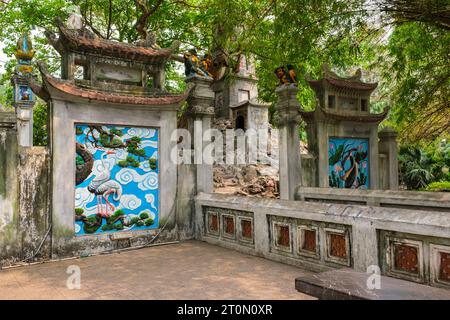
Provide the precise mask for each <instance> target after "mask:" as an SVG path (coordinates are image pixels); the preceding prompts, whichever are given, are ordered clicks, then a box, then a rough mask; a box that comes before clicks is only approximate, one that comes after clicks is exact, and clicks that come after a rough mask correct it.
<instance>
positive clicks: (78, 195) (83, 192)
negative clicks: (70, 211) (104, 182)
mask: <svg viewBox="0 0 450 320" xmlns="http://www.w3.org/2000/svg"><path fill="white" fill-rule="evenodd" d="M93 199H94V194H93V193H90V192H89V191H88V189H87V188H77V189H76V190H75V208H83V209H86V205H87V204H88V203H90V202H91V201H92V200H93Z"/></svg>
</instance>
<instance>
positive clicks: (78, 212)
mask: <svg viewBox="0 0 450 320" xmlns="http://www.w3.org/2000/svg"><path fill="white" fill-rule="evenodd" d="M83 213H84V209H83V208H75V214H76V215H77V216H81V215H82V214H83Z"/></svg>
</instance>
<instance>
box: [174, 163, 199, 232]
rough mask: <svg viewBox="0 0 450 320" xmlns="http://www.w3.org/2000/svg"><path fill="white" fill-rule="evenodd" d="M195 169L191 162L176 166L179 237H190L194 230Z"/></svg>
mask: <svg viewBox="0 0 450 320" xmlns="http://www.w3.org/2000/svg"><path fill="white" fill-rule="evenodd" d="M196 194H197V184H196V169H195V165H193V164H180V165H179V166H178V186H177V228H178V236H179V238H180V239H192V238H194V232H195V220H194V212H195V195H196Z"/></svg>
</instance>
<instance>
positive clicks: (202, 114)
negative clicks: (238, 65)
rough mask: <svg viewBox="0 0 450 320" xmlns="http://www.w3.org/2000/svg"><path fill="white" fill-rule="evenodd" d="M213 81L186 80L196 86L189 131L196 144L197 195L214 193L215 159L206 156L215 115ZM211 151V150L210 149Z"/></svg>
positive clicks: (189, 98)
mask: <svg viewBox="0 0 450 320" xmlns="http://www.w3.org/2000/svg"><path fill="white" fill-rule="evenodd" d="M212 82H213V79H210V78H206V77H200V76H195V77H192V78H189V79H187V80H186V83H187V84H188V85H195V87H194V89H193V90H192V91H191V93H190V95H189V97H188V99H187V102H188V111H187V116H188V130H189V131H190V133H191V137H192V141H193V144H194V148H193V149H194V164H195V165H196V184H197V193H199V192H205V193H212V192H213V190H214V189H213V163H212V160H213V157H212V154H205V149H206V148H207V146H208V145H210V144H211V143H212V141H211V136H210V134H209V130H210V129H211V121H212V117H213V115H214V92H213V91H212V89H211V84H212ZM210 150H211V149H210Z"/></svg>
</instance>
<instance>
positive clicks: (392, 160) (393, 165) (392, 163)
mask: <svg viewBox="0 0 450 320" xmlns="http://www.w3.org/2000/svg"><path fill="white" fill-rule="evenodd" d="M397 135H398V134H397V132H396V131H395V130H394V129H393V128H391V127H385V128H384V129H383V130H381V131H380V132H379V133H378V137H379V138H380V142H379V151H380V153H384V154H386V155H387V157H388V159H387V163H388V172H387V175H388V177H389V178H388V185H389V190H398V149H397Z"/></svg>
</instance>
